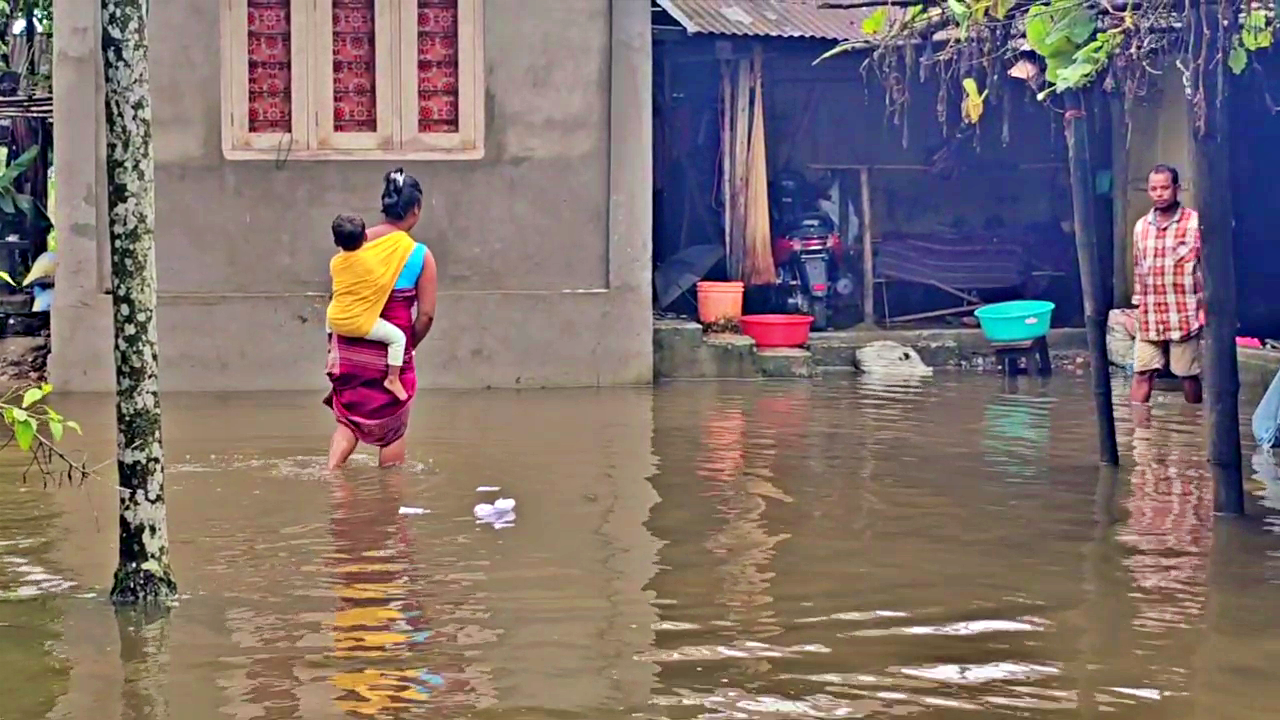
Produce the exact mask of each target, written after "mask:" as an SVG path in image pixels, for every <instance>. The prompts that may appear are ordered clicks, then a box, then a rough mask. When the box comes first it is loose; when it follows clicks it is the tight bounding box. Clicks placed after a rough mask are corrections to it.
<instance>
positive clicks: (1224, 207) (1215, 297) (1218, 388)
mask: <svg viewBox="0 0 1280 720" xmlns="http://www.w3.org/2000/svg"><path fill="white" fill-rule="evenodd" d="M1220 11H1221V6H1220V5H1219V4H1218V3H1217V2H1214V1H1212V0H1204V1H1203V2H1201V3H1199V4H1198V6H1193V10H1192V14H1193V17H1195V18H1196V22H1197V24H1198V25H1199V27H1196V28H1194V29H1193V30H1192V32H1191V33H1190V36H1191V37H1192V38H1193V44H1192V54H1191V57H1193V58H1202V60H1199V62H1203V63H1204V66H1203V67H1200V68H1198V70H1197V73H1196V76H1197V77H1198V78H1200V79H1201V82H1202V83H1203V85H1202V87H1201V88H1200V92H1199V94H1198V95H1197V96H1196V97H1193V98H1192V100H1191V103H1190V107H1189V112H1190V120H1191V122H1190V127H1191V141H1192V148H1191V170H1192V177H1193V178H1194V179H1195V182H1196V201H1197V204H1198V205H1199V206H1200V207H1199V211H1200V234H1201V238H1202V247H1201V251H1200V252H1201V255H1200V268H1201V273H1202V275H1203V277H1204V301H1205V315H1206V323H1205V329H1204V331H1203V338H1202V339H1203V341H1204V346H1203V347H1204V384H1205V401H1206V403H1207V405H1206V408H1205V415H1206V417H1207V418H1208V421H1209V453H1208V454H1209V468H1210V469H1211V470H1212V472H1213V478H1214V487H1215V492H1214V509H1215V510H1216V511H1217V512H1220V513H1228V514H1233V515H1242V514H1244V476H1243V473H1242V468H1241V465H1242V463H1241V452H1240V407H1239V400H1240V398H1239V395H1240V369H1239V367H1238V366H1237V364H1236V329H1237V317H1236V268H1235V253H1234V247H1233V246H1234V237H1233V233H1232V209H1231V176H1230V174H1229V173H1230V168H1229V167H1228V165H1229V160H1228V149H1229V148H1228V145H1227V140H1228V137H1229V135H1228V129H1229V127H1228V122H1227V98H1226V94H1227V87H1226V83H1227V78H1226V74H1225V73H1226V67H1227V63H1226V55H1227V53H1226V50H1225V48H1224V47H1223V46H1222V21H1221V18H1220V14H1219V13H1220ZM1202 43H1203V44H1202Z"/></svg>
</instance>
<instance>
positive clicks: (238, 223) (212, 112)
mask: <svg viewBox="0 0 1280 720" xmlns="http://www.w3.org/2000/svg"><path fill="white" fill-rule="evenodd" d="M97 7H98V3H97V2H96V0H56V2H55V7H54V10H55V23H54V27H55V32H56V33H57V35H56V37H55V47H56V56H55V70H54V76H55V88H54V92H55V127H56V133H57V136H56V151H55V165H56V168H57V173H58V183H59V192H58V206H57V207H56V208H55V216H56V217H55V222H56V223H57V226H58V229H59V242H60V267H59V270H58V278H57V282H58V287H59V293H58V301H57V306H56V307H55V313H54V338H53V357H52V359H51V373H52V377H53V381H54V383H55V384H56V385H58V386H59V387H60V388H61V389H64V390H74V391H103V390H109V389H111V388H112V364H111V363H112V359H111V328H110V313H109V303H110V300H109V297H108V296H107V295H106V294H105V291H106V289H107V288H108V287H109V284H108V283H109V276H108V273H107V271H106V267H107V265H106V263H105V258H106V253H107V228H106V222H105V221H106V208H105V193H104V191H103V184H102V179H103V177H104V167H103V161H102V153H103V141H102V96H101V93H102V90H101V69H100V62H99V59H98V53H99V47H98V31H97ZM537 7H538V12H536V13H534V12H529V2H528V0H486V3H485V53H486V66H487V67H486V98H485V102H486V104H487V106H486V107H487V117H488V120H487V128H486V132H485V144H486V156H485V158H484V159H483V160H479V161H473V162H471V161H469V162H432V163H424V162H415V163H405V165H406V169H407V170H408V171H409V172H410V173H412V174H414V175H416V176H417V177H418V178H419V179H421V180H422V181H423V184H424V186H425V187H426V190H427V195H428V200H427V204H426V208H425V213H424V218H423V221H422V223H421V224H420V225H419V226H418V229H417V230H415V233H414V234H415V235H416V237H417V239H418V240H420V241H422V242H425V243H427V244H428V245H429V246H430V247H431V249H432V251H433V252H434V253H435V255H436V259H437V262H438V264H439V267H440V277H441V298H440V308H439V320H438V323H437V325H436V330H435V331H434V332H433V334H432V336H431V337H430V338H429V339H428V340H427V343H426V345H425V346H424V348H423V350H422V351H421V352H420V357H419V363H420V367H421V368H422V369H421V370H420V380H421V381H423V382H425V383H427V384H428V385H432V386H445V387H483V386H556V385H596V384H601V385H610V384H630V383H646V382H649V381H650V379H651V377H652V321H651V314H650V292H651V291H650V277H651V270H650V252H651V250H650V235H651V232H650V226H651V210H650V208H651V202H652V200H651V197H652V196H651V187H652V180H651V175H652V172H651V145H652V143H651V110H650V108H651V100H650V97H651V90H650V84H651V72H652V71H651V50H650V37H649V11H648V7H647V3H640V2H632V1H631V0H538V2H537ZM217 8H218V3H214V2H208V1H207V0H167V2H164V3H154V4H153V5H152V7H151V22H152V25H151V44H152V51H151V53H152V54H151V76H152V86H153V98H154V119H155V153H156V184H157V189H156V224H157V264H158V272H159V287H160V293H161V298H160V313H159V321H160V343H161V347H160V350H161V373H162V376H161V385H162V388H163V389H165V390H255V389H274V390H287V389H319V388H322V387H323V386H324V384H325V381H324V377H323V374H322V369H323V360H324V358H323V354H324V336H323V313H324V305H325V302H326V293H327V288H328V279H327V272H326V270H327V262H328V258H329V256H330V255H331V254H332V244H331V241H330V240H329V238H328V224H329V221H330V220H331V219H332V217H333V215H335V214H336V213H338V212H351V211H356V212H360V213H363V214H365V215H366V216H367V217H369V218H370V219H373V217H374V216H375V213H376V209H377V200H378V194H379V192H380V185H381V175H382V173H383V172H385V171H386V170H387V169H389V165H390V163H385V162H378V163H371V162H352V161H329V162H314V161H303V160H296V159H295V160H286V161H284V162H283V163H276V162H262V161H228V160H225V159H224V158H223V156H222V152H221V144H220V143H221V141H220V132H221V120H220V118H221V115H220V114H221V112H222V106H221V99H220V80H219V72H220V56H219V52H220V40H219V35H218V27H219V16H218V10H217Z"/></svg>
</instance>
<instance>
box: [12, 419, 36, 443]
mask: <svg viewBox="0 0 1280 720" xmlns="http://www.w3.org/2000/svg"><path fill="white" fill-rule="evenodd" d="M13 436H14V437H15V438H17V440H18V447H20V448H22V449H23V450H30V449H31V442H32V441H33V440H35V438H36V423H35V421H34V420H32V419H31V418H27V419H26V420H23V421H21V422H19V423H18V424H17V425H14V426H13Z"/></svg>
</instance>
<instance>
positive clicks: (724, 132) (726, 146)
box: [720, 60, 733, 262]
mask: <svg viewBox="0 0 1280 720" xmlns="http://www.w3.org/2000/svg"><path fill="white" fill-rule="evenodd" d="M732 67H733V65H732V64H731V61H728V60H724V61H721V63H720V202H721V204H723V206H724V208H723V212H722V215H723V219H724V257H725V262H729V257H730V254H729V253H730V251H731V249H732V244H733V243H732V241H733V200H732V199H731V198H732V197H733V80H732V77H731V76H732V71H731V68H732Z"/></svg>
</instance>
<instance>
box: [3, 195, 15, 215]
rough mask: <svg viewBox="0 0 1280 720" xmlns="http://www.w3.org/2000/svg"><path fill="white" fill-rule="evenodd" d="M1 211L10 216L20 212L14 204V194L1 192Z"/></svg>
mask: <svg viewBox="0 0 1280 720" xmlns="http://www.w3.org/2000/svg"><path fill="white" fill-rule="evenodd" d="M0 210H3V211H4V212H5V213H6V214H8V215H12V214H14V213H15V212H17V211H18V206H17V205H14V203H13V193H12V192H5V191H0Z"/></svg>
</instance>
